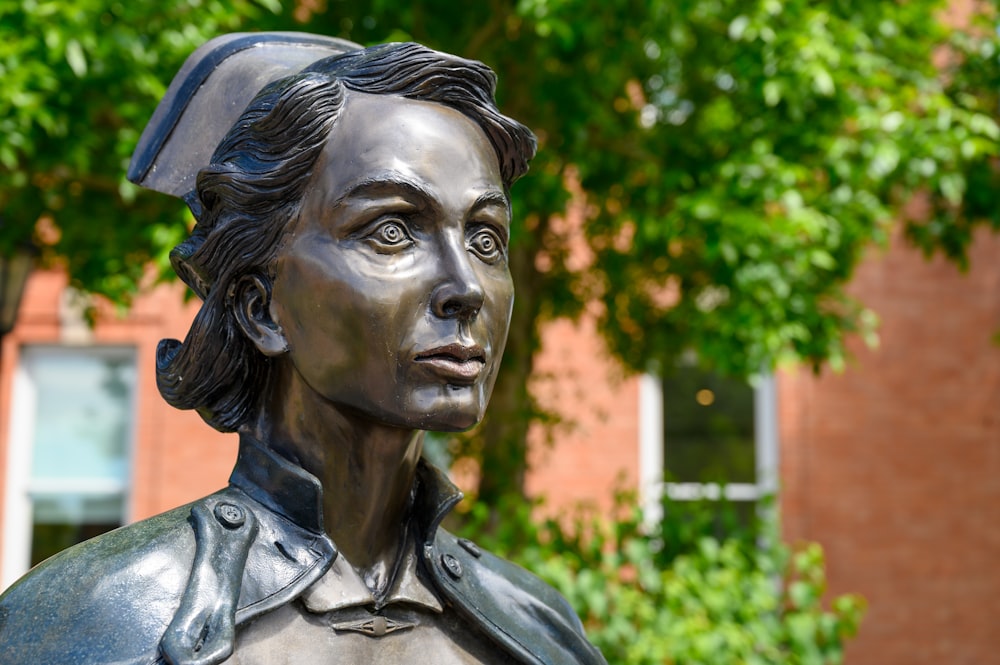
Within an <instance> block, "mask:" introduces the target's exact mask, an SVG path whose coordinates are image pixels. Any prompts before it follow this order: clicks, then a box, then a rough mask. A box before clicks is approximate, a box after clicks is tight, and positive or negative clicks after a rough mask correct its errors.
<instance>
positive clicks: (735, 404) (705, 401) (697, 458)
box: [663, 367, 756, 483]
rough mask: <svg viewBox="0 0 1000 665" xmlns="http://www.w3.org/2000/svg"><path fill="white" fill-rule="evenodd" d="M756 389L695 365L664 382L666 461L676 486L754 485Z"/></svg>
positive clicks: (670, 479) (676, 372) (665, 378)
mask: <svg viewBox="0 0 1000 665" xmlns="http://www.w3.org/2000/svg"><path fill="white" fill-rule="evenodd" d="M753 405H754V396H753V388H752V387H751V386H750V385H749V384H747V383H746V382H745V381H740V380H735V379H727V378H724V377H721V376H719V375H716V374H713V373H711V372H705V371H703V370H700V369H698V368H696V367H679V368H677V370H676V371H675V372H673V373H672V374H671V375H669V376H667V377H664V379H663V460H664V466H665V467H666V474H667V480H669V481H674V482H719V483H726V482H730V483H753V482H755V481H756V468H755V463H754V424H753V411H754V409H753Z"/></svg>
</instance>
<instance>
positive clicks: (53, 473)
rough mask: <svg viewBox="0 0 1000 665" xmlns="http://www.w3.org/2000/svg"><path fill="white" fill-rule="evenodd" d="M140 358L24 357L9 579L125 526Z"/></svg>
mask: <svg viewBox="0 0 1000 665" xmlns="http://www.w3.org/2000/svg"><path fill="white" fill-rule="evenodd" d="M134 393H135V354H134V352H133V351H132V350H131V349H120V348H100V347H81V348H60V347H45V346H29V347H25V348H23V349H22V352H21V355H20V364H19V367H18V372H17V376H16V377H15V384H14V395H13V399H14V404H13V406H14V410H13V414H14V417H13V419H12V420H13V422H12V423H11V428H12V429H11V437H10V439H9V441H10V447H11V450H10V453H9V471H8V482H7V485H8V495H7V502H6V503H7V513H6V516H5V520H4V525H5V526H4V543H3V555H4V561H3V563H4V566H3V575H4V582H5V584H9V583H10V582H12V581H13V580H14V579H15V578H16V577H17V576H18V575H20V574H22V573H23V572H24V571H25V570H27V568H28V567H29V566H32V565H34V564H36V563H38V562H40V561H42V560H44V559H46V558H48V557H49V556H51V555H52V554H55V553H56V552H58V551H60V550H62V549H65V548H66V547H69V546H70V545H73V544H75V543H78V542H81V541H83V540H86V539H88V538H92V537H93V536H96V535H98V534H100V533H103V532H105V531H109V530H111V529H113V528H116V527H118V526H120V525H121V524H123V523H124V520H125V515H126V502H127V486H128V485H127V483H128V477H129V454H130V450H131V439H132V429H133V417H132V414H133V401H134Z"/></svg>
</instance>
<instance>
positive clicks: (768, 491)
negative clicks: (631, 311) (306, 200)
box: [639, 374, 779, 523]
mask: <svg viewBox="0 0 1000 665" xmlns="http://www.w3.org/2000/svg"><path fill="white" fill-rule="evenodd" d="M753 388H754V458H755V461H756V468H757V470H756V476H757V482H756V483H726V484H724V485H720V484H718V483H674V482H664V481H663V472H664V458H663V451H664V447H665V446H664V444H665V442H664V439H663V436H664V435H663V384H662V383H661V381H660V378H659V377H657V376H654V375H652V374H643V375H642V376H641V377H640V378H639V499H640V502H641V505H642V508H643V514H644V515H645V516H646V520H647V522H649V523H656V522H659V521H660V520H661V519H662V518H663V506H662V504H661V500H662V498H663V496H664V495H666V496H667V497H668V498H669V499H671V500H672V501H697V500H701V499H708V500H719V499H722V498H725V499H728V500H730V501H756V500H757V499H759V498H761V497H765V496H773V495H775V494H777V491H778V463H779V459H778V391H777V385H776V381H775V378H774V375H773V374H765V375H762V376H760V377H758V378H757V379H756V380H755V381H754V382H753Z"/></svg>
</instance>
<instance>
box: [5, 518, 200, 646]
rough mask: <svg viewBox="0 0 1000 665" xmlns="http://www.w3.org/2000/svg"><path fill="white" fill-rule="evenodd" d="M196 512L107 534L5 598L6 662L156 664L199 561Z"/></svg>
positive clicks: (31, 575)
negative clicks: (163, 638)
mask: <svg viewBox="0 0 1000 665" xmlns="http://www.w3.org/2000/svg"><path fill="white" fill-rule="evenodd" d="M190 513H191V506H190V505H187V506H182V507H180V508H176V509H174V510H171V511H169V512H166V513H163V514H161V515H157V516H156V517H152V518H150V519H147V520H144V521H141V522H138V523H136V524H132V525H129V526H126V527H122V528H120V529H116V530H114V531H111V532H109V533H106V534H103V535H101V536H98V537H96V538H93V539H91V540H88V541H86V542H84V543H81V544H79V545H76V546H75V547H72V548H70V549H68V550H65V551H63V552H60V553H59V554H57V555H55V556H54V557H52V558H50V559H48V560H46V561H45V562H43V563H41V564H40V565H38V566H37V567H35V568H33V569H32V570H31V571H30V572H28V574H26V575H25V576H24V577H22V578H21V579H20V580H19V581H17V582H16V583H15V584H14V585H12V586H11V587H10V588H9V589H8V590H7V591H6V592H5V593H4V594H3V595H2V596H0V662H2V663H6V664H11V665H16V664H18V663H104V662H114V663H151V662H155V659H156V650H157V647H158V644H159V641H160V638H161V636H162V635H163V632H164V630H165V629H166V627H167V625H168V624H169V623H170V620H171V619H172V618H173V616H174V614H175V612H176V611H177V607H178V605H179V604H180V599H181V596H182V594H183V592H184V589H185V586H186V584H187V582H188V576H189V573H190V570H191V562H192V560H193V558H194V552H195V539H194V533H193V531H192V529H191V527H190V525H189V524H188V516H189V515H190Z"/></svg>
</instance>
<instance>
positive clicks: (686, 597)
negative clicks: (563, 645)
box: [460, 496, 865, 665]
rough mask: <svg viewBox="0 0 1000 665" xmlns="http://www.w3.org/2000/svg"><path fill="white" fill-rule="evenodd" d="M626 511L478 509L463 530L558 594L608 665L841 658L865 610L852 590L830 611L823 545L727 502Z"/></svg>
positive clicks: (801, 664) (623, 506) (828, 662)
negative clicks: (651, 524) (794, 545)
mask: <svg viewBox="0 0 1000 665" xmlns="http://www.w3.org/2000/svg"><path fill="white" fill-rule="evenodd" d="M633 503H634V502H633ZM628 505H629V500H628V498H627V497H625V496H619V497H618V498H617V500H616V511H615V514H614V515H615V519H614V520H613V521H612V520H611V519H609V518H608V517H606V516H605V517H603V518H602V517H598V516H596V515H594V514H593V513H588V512H586V511H579V512H577V513H576V514H575V515H573V516H571V518H569V519H568V520H563V521H562V522H560V521H556V520H551V519H550V520H545V521H540V522H539V521H533V520H532V512H533V510H532V508H533V507H532V506H531V505H528V504H519V505H517V506H510V507H506V508H507V509H503V510H500V511H498V512H499V514H502V515H504V518H503V520H501V521H500V522H499V523H498V524H497V525H496V527H495V528H492V529H486V528H485V526H486V525H487V524H489V520H490V516H491V514H492V515H494V516H495V515H496V514H497V512H492V513H491V511H489V510H488V509H487V508H486V507H485V506H482V505H481V504H480V505H476V504H474V505H472V506H471V508H470V509H469V510H468V512H467V513H466V514H465V518H466V519H465V523H464V525H463V526H461V527H460V531H461V532H462V534H463V535H465V536H467V537H470V538H473V539H475V540H478V541H479V542H480V543H481V544H482V545H483V546H485V547H487V548H488V549H490V550H492V551H494V552H496V553H498V554H500V555H501V556H505V557H508V558H510V559H513V560H514V561H517V562H518V563H520V564H521V565H523V566H525V567H526V568H528V569H530V570H532V571H534V572H535V573H537V574H538V575H540V576H541V577H542V578H544V579H545V580H546V581H548V582H549V583H550V584H552V585H553V586H555V587H556V588H557V589H559V590H560V591H561V592H562V593H563V594H564V595H565V596H566V598H567V599H568V600H569V602H570V604H572V605H573V607H574V609H575V610H576V611H577V613H578V614H579V615H580V617H581V618H582V619H583V622H584V625H585V627H586V629H587V632H588V635H589V636H590V639H591V641H593V642H594V644H596V645H597V646H598V647H599V648H600V649H601V651H603V653H604V655H605V657H606V658H607V659H608V662H609V663H610V664H611V665H663V664H670V665H737V664H740V665H744V664H745V665H765V664H767V665H777V664H781V665H833V664H836V663H841V662H842V660H843V650H844V644H845V642H846V641H847V640H848V639H849V638H850V637H852V636H853V635H854V634H855V633H856V632H857V629H858V624H859V622H860V620H861V617H862V615H863V613H864V608H865V604H864V601H863V599H861V598H860V597H859V596H856V595H844V596H840V597H837V598H835V599H833V600H832V602H831V603H830V605H829V607H825V606H824V604H823V596H824V592H825V590H826V576H825V564H824V559H823V551H822V549H821V548H820V546H819V545H817V544H815V543H813V544H807V545H805V546H803V547H801V548H798V549H796V550H795V551H792V550H790V549H789V548H788V547H787V546H786V545H784V544H782V543H781V542H780V540H779V539H778V538H777V537H776V534H777V525H776V522H775V520H773V519H766V520H762V521H757V522H756V523H755V524H750V525H748V524H739V523H738V521H736V520H732V519H720V518H719V514H720V511H719V505H718V504H714V505H712V506H707V505H690V504H676V503H673V504H671V503H666V504H664V509H665V516H666V517H665V518H664V520H663V521H662V522H661V523H660V524H659V525H657V526H656V527H655V528H645V527H644V524H645V522H644V521H643V515H642V513H641V511H639V510H636V509H628V508H627V506H628ZM721 512H722V514H723V515H725V514H726V513H727V511H725V510H723V511H721ZM767 513H769V514H773V511H767ZM729 514H730V515H731V514H732V513H731V511H730V512H729ZM720 527H722V528H725V529H726V533H727V535H726V537H724V538H720V537H719V535H718V533H716V532H717V531H718V529H719V528H720Z"/></svg>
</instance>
